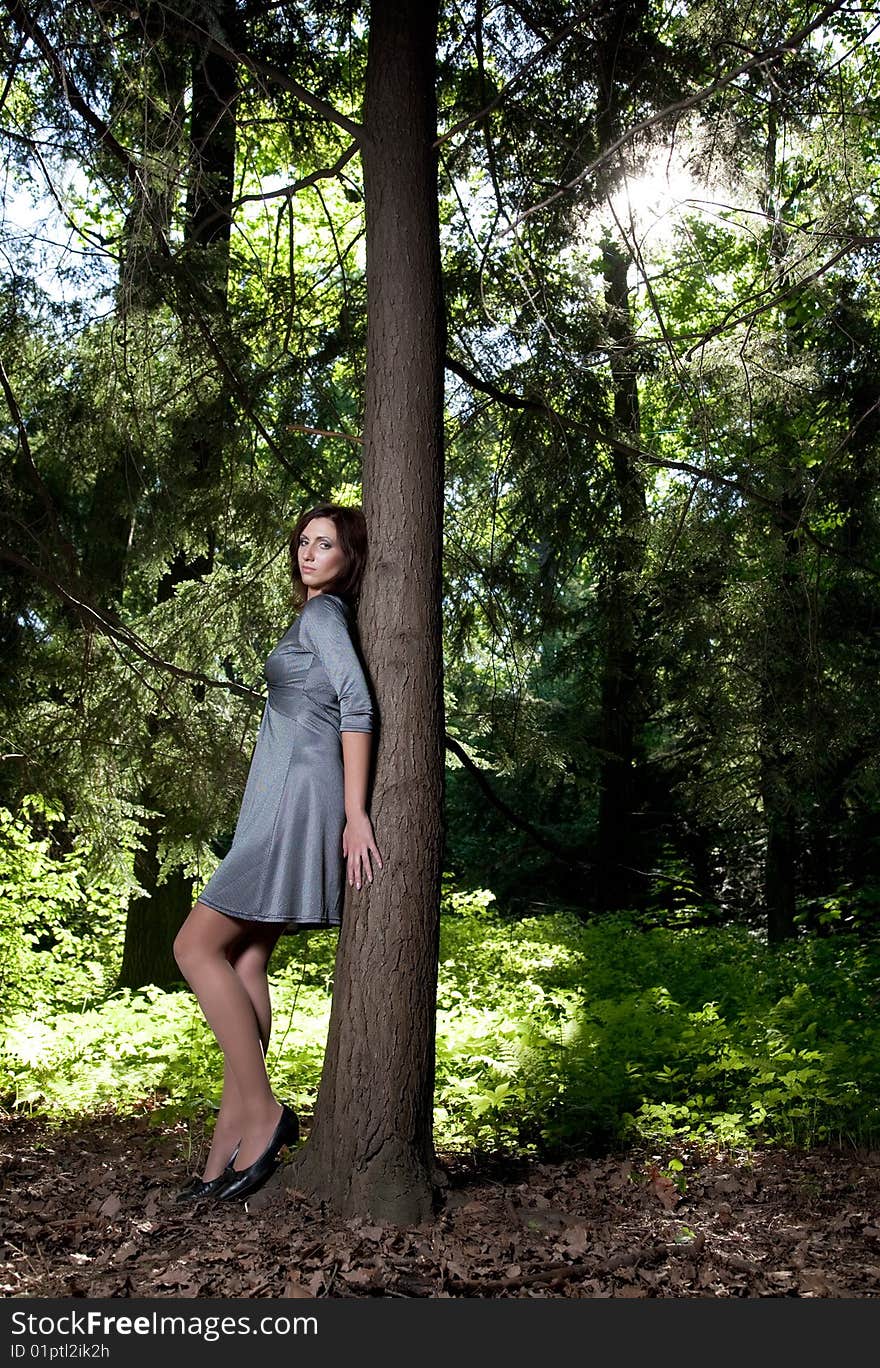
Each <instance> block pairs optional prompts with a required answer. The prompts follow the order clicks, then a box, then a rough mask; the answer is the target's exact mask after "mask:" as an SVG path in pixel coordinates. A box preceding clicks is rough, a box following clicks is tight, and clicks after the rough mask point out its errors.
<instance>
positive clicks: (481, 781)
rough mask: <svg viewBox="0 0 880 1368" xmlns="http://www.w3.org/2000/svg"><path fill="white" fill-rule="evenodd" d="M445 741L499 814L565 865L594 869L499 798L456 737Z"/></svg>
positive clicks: (577, 854) (588, 862) (448, 736)
mask: <svg viewBox="0 0 880 1368" xmlns="http://www.w3.org/2000/svg"><path fill="white" fill-rule="evenodd" d="M444 740H445V743H446V749H447V750H448V751H451V752H452V754H453V755H455V756H457V758H458V759H459V760H460V761H461V763H462V764H463V765H464V767H465V769H466V770H467V771H468V773H469V774H472V775H473V777H474V779H475V780H476V782H477V784H478V785H479V788H480V791H481V792H482V793H484V794H485V795H486V797H487V798H488V799H489V802H490V803H491V804H492V805H493V807H496V808H497V809H498V811H499V812H501V813H503V814H504V816H505V817H506V818H507V820H508V821H509V822H512V823H513V825H514V826H515V827H517V828H518V829H519V830H520V831H524V832H526V833H527V835H529V836H531V838H532V840H533V841H535V842H536V843H537V845H539V846H541V848H542V849H543V850H547V851H549V852H550V854H551V855H555V856H556V857H557V859H560V860H562V861H563V862H564V863H565V864H567V865H570V866H571V867H572V868H575V869H583V870H589V869H592V868H593V865H592V864H591V863H590V861H589V860H585V859H584V858H583V856H582V855H581V853H580V851H577V850H570V849H569V848H568V847H567V846H564V845H562V843H561V842H560V841H557V840H555V839H554V838H553V837H552V836H547V835H545V834H544V832H542V831H539V830H538V828H537V827H536V826H533V825H532V823H531V822H530V821H529V820H528V818H526V817H520V815H519V814H518V813H517V812H514V810H513V808H512V807H510V806H509V805H508V804H507V803H505V801H504V799H503V798H499V797H498V794H497V793H496V792H495V790H494V789H493V788H492V785H491V784H490V783H489V781H488V779H487V778H486V775H485V774H484V772H483V771H482V770H481V769H480V767H479V765H477V764H475V763H474V761H473V760H472V759H471V757H470V756H469V755H468V753H467V751H466V750H465V749H464V747H463V746H462V745H461V744H460V742H458V741H456V739H455V737H454V736H450V735H449V733H448V732H447V733H446V734H445V736H444Z"/></svg>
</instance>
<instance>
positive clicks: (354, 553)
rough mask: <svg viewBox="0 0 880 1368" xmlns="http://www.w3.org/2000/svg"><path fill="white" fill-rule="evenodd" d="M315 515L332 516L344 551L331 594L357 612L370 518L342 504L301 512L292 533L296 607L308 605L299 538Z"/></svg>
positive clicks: (322, 505)
mask: <svg viewBox="0 0 880 1368" xmlns="http://www.w3.org/2000/svg"><path fill="white" fill-rule="evenodd" d="M313 518H330V519H331V520H332V522H333V524H334V526H335V528H336V535H337V538H338V540H339V545H340V547H341V548H342V550H343V552H344V553H345V566H344V567H343V569H342V570H341V571H340V573H339V574H338V575H337V576H336V579H335V580H334V581H333V582H332V583H331V584H330V586H329V588H328V591H327V592H328V593H331V594H339V596H340V597H341V598H343V599H345V601H346V602H347V603H349V604H351V607H352V609H353V610H354V611H357V603H358V597H359V595H360V591H361V580H362V579H363V577H364V570H365V568H366V564H367V520H366V518H365V517H364V512H363V509H362V508H345V507H343V505H342V504H332V503H326V504H318V505H317V506H316V507H315V508H310V509H308V510H307V511H306V512H305V513H303V514H302V516H301V517H300V519H299V521H298V522H297V524H296V527H295V528H294V529H293V531H292V532H291V534H290V541H289V543H288V549H289V552H290V577H291V581H292V583H293V597H294V602H295V605H296V607H297V608H302V607H303V606H304V604H305V601H306V598H307V593H306V586H305V584H304V583H303V580H302V576H301V575H300V573H299V556H298V554H297V552H298V548H299V539H300V536H301V535H302V532H303V530H304V528H306V527H307V526H308V524H309V523H310V522H311V521H312V519H313Z"/></svg>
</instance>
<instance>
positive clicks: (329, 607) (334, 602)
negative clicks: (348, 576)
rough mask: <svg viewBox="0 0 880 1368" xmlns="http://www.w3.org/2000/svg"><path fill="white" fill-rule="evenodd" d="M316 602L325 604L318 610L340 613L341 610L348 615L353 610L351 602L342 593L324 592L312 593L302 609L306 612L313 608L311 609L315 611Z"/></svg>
mask: <svg viewBox="0 0 880 1368" xmlns="http://www.w3.org/2000/svg"><path fill="white" fill-rule="evenodd" d="M316 603H320V604H323V605H324V606H323V608H321V609H319V610H318V611H319V612H324V613H328V612H329V613H339V612H340V611H341V612H343V613H344V614H345V615H346V617H347V616H348V615H349V613H350V612H351V609H350V606H349V604H348V603H347V602H346V600H345V599H344V598H342V596H341V595H340V594H324V593H322V594H312V596H311V598H307V599H306V601H305V603H304V604H303V606H302V610H301V611H302V612H303V613H305V612H306V611H307V610H309V609H311V611H312V612H314V605H315V604H316Z"/></svg>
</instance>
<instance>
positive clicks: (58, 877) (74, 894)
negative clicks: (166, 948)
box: [0, 795, 125, 1029]
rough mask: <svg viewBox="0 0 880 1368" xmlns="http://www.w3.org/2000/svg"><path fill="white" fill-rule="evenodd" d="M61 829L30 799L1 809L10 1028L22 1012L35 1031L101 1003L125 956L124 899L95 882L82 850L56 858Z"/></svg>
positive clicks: (0, 964) (1, 981)
mask: <svg viewBox="0 0 880 1368" xmlns="http://www.w3.org/2000/svg"><path fill="white" fill-rule="evenodd" d="M61 822H62V814H61V813H60V812H57V811H54V810H53V809H51V808H50V807H49V806H48V805H47V804H46V803H45V802H44V801H43V800H42V799H40V798H39V797H37V796H35V795H30V796H29V797H27V798H26V799H25V800H24V802H23V803H22V804H21V807H20V809H19V811H18V812H17V813H16V814H13V813H11V812H10V811H9V810H8V809H7V808H0V991H2V997H3V1001H4V1004H5V1011H6V1013H7V1014H9V1015H8V1016H7V1020H9V1018H10V1016H11V1017H15V1015H16V1013H21V1012H23V1013H24V1014H25V1015H27V1016H31V1017H33V1018H34V1021H35V1029H38V1023H45V1021H46V1017H47V1014H48V1012H49V1011H50V1010H51V1011H56V1010H60V1011H64V1010H66V1009H83V1008H85V1007H87V1006H88V1005H89V1004H90V1003H92V1002H94V1001H96V1000H98V999H100V998H102V997H103V996H104V995H105V993H106V991H107V989H108V987H109V986H110V984H111V983H112V981H113V977H114V974H115V972H116V970H117V968H118V964H119V960H120V959H121V952H122V933H123V929H124V925H125V898H124V896H120V892H119V890H118V888H116V887H114V886H113V885H112V884H110V883H107V882H106V881H103V880H101V879H95V878H94V876H93V873H92V871H91V869H90V865H89V859H88V855H89V851H88V849H87V848H85V847H84V846H83V844H82V843H81V842H77V843H75V844H74V846H73V848H72V849H70V850H67V851H65V852H59V851H58V849H57V846H56V844H55V841H54V840H53V836H54V834H55V829H56V828H57V827H58V826H59V824H60V823H61ZM37 827H39V828H41V829H42V832H43V834H42V835H40V834H38V832H37V831H36V830H35V828H37Z"/></svg>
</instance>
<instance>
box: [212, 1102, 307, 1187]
mask: <svg viewBox="0 0 880 1368" xmlns="http://www.w3.org/2000/svg"><path fill="white" fill-rule="evenodd" d="M298 1139H299V1118H298V1117H297V1114H296V1112H295V1111H294V1110H293V1108H292V1107H288V1106H287V1104H286V1103H282V1108H281V1119H280V1121H279V1122H278V1125H277V1126H276V1127H275V1130H274V1132H273V1134H272V1139H271V1140H270V1141H269V1143H268V1145H267V1146H266V1148H265V1149H264V1150H263V1153H262V1154H261V1155H260V1157H259V1159H255V1160H254V1162H253V1163H252V1164H251V1165H250V1166H249V1167H248V1168H246V1169H236V1168H233V1160H234V1158H235V1156H234V1155H233V1158H232V1159H230V1161H229V1163H228V1164H227V1165H226V1169H225V1171H224V1174H223V1177H224V1180H225V1182H226V1186H225V1187H221V1188H220V1189H219V1190H218V1191H217V1192H216V1193H215V1195H216V1197H217V1200H218V1202H225V1201H226V1198H227V1197H247V1196H249V1194H250V1193H252V1192H256V1190H257V1188H260V1187H262V1186H263V1184H264V1183H265V1182H266V1180H267V1179H268V1178H270V1177H271V1176H272V1174H273V1173H274V1172H275V1170H276V1168H277V1167H278V1164H277V1161H276V1155H277V1154H278V1151H279V1150H281V1149H283V1148H284V1146H285V1145H295V1144H296V1142H297V1140H298Z"/></svg>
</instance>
